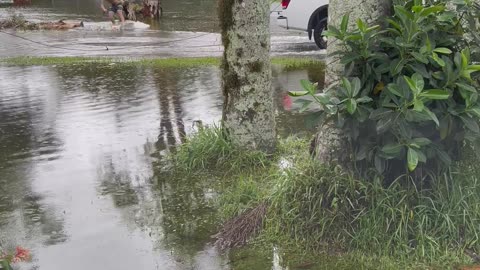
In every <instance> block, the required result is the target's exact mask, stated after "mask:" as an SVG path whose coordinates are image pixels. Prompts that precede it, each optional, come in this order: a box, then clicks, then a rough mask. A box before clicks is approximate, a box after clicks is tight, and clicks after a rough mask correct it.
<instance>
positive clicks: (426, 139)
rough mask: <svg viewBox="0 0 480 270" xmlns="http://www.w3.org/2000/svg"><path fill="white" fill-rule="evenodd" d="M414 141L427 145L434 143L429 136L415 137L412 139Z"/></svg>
mask: <svg viewBox="0 0 480 270" xmlns="http://www.w3.org/2000/svg"><path fill="white" fill-rule="evenodd" d="M412 143H414V144H417V145H419V146H426V145H429V144H431V143H432V141H431V140H430V139H428V138H415V139H413V140H412Z"/></svg>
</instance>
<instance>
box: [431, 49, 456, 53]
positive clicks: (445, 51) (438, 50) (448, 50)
mask: <svg viewBox="0 0 480 270" xmlns="http://www.w3.org/2000/svg"><path fill="white" fill-rule="evenodd" d="M433 51H434V52H437V53H441V54H451V53H452V50H450V49H449V48H436V49H435V50H433Z"/></svg>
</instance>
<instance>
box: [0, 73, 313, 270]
mask: <svg viewBox="0 0 480 270" xmlns="http://www.w3.org/2000/svg"><path fill="white" fill-rule="evenodd" d="M320 73H321V72H320V71H318V70H312V71H282V70H274V74H275V75H274V81H273V83H274V88H275V96H276V101H277V107H276V114H277V120H278V125H279V134H280V135H281V136H287V135H289V134H294V133H298V132H299V131H301V130H305V127H304V125H303V121H302V120H301V119H303V118H302V117H301V116H299V115H296V114H294V113H291V112H290V111H288V109H289V106H290V105H289V102H285V100H286V99H285V98H284V97H285V93H286V91H287V90H292V89H298V88H299V80H301V79H305V78H309V79H311V80H321V78H320V77H319V75H320V76H321V74H320ZM0 78H2V79H1V80H0V239H2V240H3V241H4V243H3V244H4V245H8V244H11V245H13V244H20V245H22V246H25V247H27V248H29V249H31V250H32V254H33V261H32V262H31V263H28V264H25V265H22V267H21V269H41V270H67V269H68V270H84V269H90V270H96V269H98V270H104V269H115V270H123V269H125V270H127V269H146V270H151V269H152V270H153V269H247V268H242V267H235V264H233V263H230V260H229V256H228V255H225V254H219V253H218V252H217V251H216V249H215V248H213V247H212V245H211V239H210V235H212V234H213V233H214V232H215V229H216V228H218V227H217V226H218V220H217V218H216V213H215V208H214V204H215V198H216V191H215V189H214V188H213V187H211V186H206V185H205V184H202V183H198V182H195V181H188V180H186V181H180V182H177V181H172V180H171V179H170V180H168V178H165V177H164V176H163V175H162V174H161V173H160V172H158V171H157V170H156V169H155V168H156V167H155V164H156V162H157V161H158V158H159V157H158V155H156V153H159V152H160V153H164V152H166V151H168V149H169V148H170V147H173V146H175V145H177V144H178V143H180V142H181V141H182V140H183V139H184V136H185V134H191V132H192V131H193V130H194V129H193V122H194V121H195V120H202V121H203V122H204V123H207V124H208V123H215V122H217V121H218V120H219V119H220V117H221V109H222V97H221V91H220V71H219V70H218V68H214V67H203V68H189V69H162V68H152V67H148V68H147V67H134V66H125V65H119V64H117V65H111V64H103V65H78V66H63V67H60V66H59V67H56V66H39V67H13V66H0ZM272 258H273V259H272ZM275 258H276V259H275ZM247 259H249V260H254V262H255V263H253V265H257V266H258V268H257V269H282V268H281V267H280V266H279V265H278V256H273V255H272V256H270V257H268V258H262V257H255V256H252V257H251V258H247ZM265 267H266V268H265ZM248 269H254V268H251V267H248Z"/></svg>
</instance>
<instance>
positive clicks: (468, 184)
mask: <svg viewBox="0 0 480 270" xmlns="http://www.w3.org/2000/svg"><path fill="white" fill-rule="evenodd" d="M307 149H308V142H307V141H306V140H303V139H297V138H289V139H286V140H281V141H280V142H279V146H278V151H277V154H276V155H275V156H273V157H267V156H265V155H263V154H261V153H255V152H248V151H243V150H240V149H238V148H236V147H235V146H234V145H233V144H232V143H231V142H230V141H229V140H228V139H227V136H225V134H224V133H223V132H222V131H221V129H219V128H213V129H212V128H205V129H202V130H200V131H199V132H198V133H197V134H196V135H195V136H193V137H192V138H190V139H189V140H188V141H187V143H186V144H184V145H183V146H181V147H180V148H179V149H178V151H177V152H176V153H175V154H173V155H172V159H171V160H172V161H173V164H174V165H173V168H176V170H181V171H182V172H183V173H195V172H199V171H208V172H210V173H216V172H220V173H223V174H224V177H223V179H224V185H223V187H222V189H223V190H222V191H221V192H220V194H221V195H220V198H219V206H220V212H221V214H223V215H222V216H223V218H224V219H225V220H232V219H231V218H234V217H236V216H238V215H239V214H242V213H245V212H248V211H247V210H249V209H254V208H255V206H257V205H261V204H266V205H268V211H267V214H266V219H265V222H264V230H263V233H262V234H261V235H260V236H259V237H257V238H256V240H255V241H253V243H254V244H258V245H260V246H263V247H271V246H272V245H277V246H279V247H280V248H283V250H285V251H286V252H285V254H286V255H285V256H286V257H287V259H286V261H285V262H284V264H286V265H289V262H291V263H293V264H295V263H299V262H298V260H295V259H291V260H290V259H288V254H295V257H296V256H300V257H301V258H306V259H305V260H307V261H313V262H312V263H313V265H317V266H318V268H317V267H312V269H326V268H324V267H321V265H324V266H325V265H335V266H336V267H338V268H337V269H356V268H360V269H377V268H379V267H380V268H382V269H407V268H408V269H425V268H430V269H445V268H455V267H457V266H459V265H465V264H471V263H473V262H475V260H476V259H478V258H476V257H475V255H472V254H476V253H478V251H480V242H479V237H480V225H479V224H480V181H479V171H478V169H476V166H475V164H476V163H477V161H478V158H477V157H475V156H474V155H471V156H469V157H467V158H466V161H464V162H462V163H459V164H458V165H457V166H456V167H455V168H454V171H455V172H452V173H450V174H448V175H443V176H441V177H439V178H438V179H437V180H438V181H436V182H435V183H434V184H433V185H431V187H429V188H428V189H423V190H418V189H417V188H416V187H415V186H414V185H413V184H411V183H410V182H409V181H407V180H405V179H404V180H399V181H396V182H394V183H393V184H392V185H390V186H388V187H385V186H382V185H381V184H380V183H381V181H375V180H372V181H365V180H358V179H355V178H353V177H351V176H350V175H349V174H346V173H344V172H342V170H340V169H339V168H332V167H326V166H323V165H321V164H318V163H317V162H315V161H313V160H312V159H311V158H310V156H309V154H308V151H307ZM318 254H324V255H322V256H320V257H319V256H318ZM466 254H468V255H466ZM315 258H317V259H318V258H321V260H327V261H328V260H331V264H330V263H329V264H323V263H320V264H317V263H318V261H315ZM293 264H291V265H290V267H294V265H293Z"/></svg>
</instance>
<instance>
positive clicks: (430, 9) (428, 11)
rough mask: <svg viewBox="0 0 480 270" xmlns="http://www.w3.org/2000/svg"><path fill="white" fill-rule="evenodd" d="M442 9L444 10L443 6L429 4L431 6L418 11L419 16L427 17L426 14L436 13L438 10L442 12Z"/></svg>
mask: <svg viewBox="0 0 480 270" xmlns="http://www.w3.org/2000/svg"><path fill="white" fill-rule="evenodd" d="M444 10H445V7H444V6H431V7H428V8H425V9H423V11H422V12H420V16H422V17H427V16H428V15H430V14H432V13H438V12H442V11H444Z"/></svg>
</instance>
